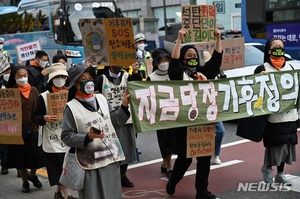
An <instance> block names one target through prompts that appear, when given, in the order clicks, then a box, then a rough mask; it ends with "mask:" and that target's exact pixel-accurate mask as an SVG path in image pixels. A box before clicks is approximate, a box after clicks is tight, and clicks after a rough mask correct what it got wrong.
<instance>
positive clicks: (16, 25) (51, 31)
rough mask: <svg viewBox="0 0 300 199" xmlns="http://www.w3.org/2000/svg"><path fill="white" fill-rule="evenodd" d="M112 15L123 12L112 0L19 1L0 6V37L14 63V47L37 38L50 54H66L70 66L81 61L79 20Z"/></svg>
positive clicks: (81, 48)
mask: <svg viewBox="0 0 300 199" xmlns="http://www.w3.org/2000/svg"><path fill="white" fill-rule="evenodd" d="M114 17H122V14H121V10H120V9H118V8H117V6H116V3H115V2H114V1H113V0H111V1H109V0H103V1H101V0H100V1H99V0H97V1H95V0H22V1H20V3H19V5H18V6H17V7H14V6H2V7H0V37H3V38H4V39H5V43H4V46H3V48H4V49H5V50H7V51H8V53H9V55H10V57H11V58H12V60H13V62H14V63H17V62H18V60H17V59H18V58H17V53H16V46H18V45H21V44H24V43H28V42H33V41H37V40H39V41H40V44H41V48H42V50H44V51H46V52H47V53H48V55H49V57H52V56H54V55H55V54H58V53H62V54H64V55H66V57H67V58H68V67H70V65H71V64H74V63H81V62H83V61H84V50H83V46H82V37H81V33H80V28H79V26H80V24H79V19H81V18H114ZM50 61H51V60H50Z"/></svg>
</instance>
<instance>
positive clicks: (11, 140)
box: [0, 89, 24, 144]
mask: <svg viewBox="0 0 300 199" xmlns="http://www.w3.org/2000/svg"><path fill="white" fill-rule="evenodd" d="M0 100H1V103H0V144H24V141H23V138H22V104H21V95H20V90H19V89H0Z"/></svg>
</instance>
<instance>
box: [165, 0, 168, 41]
mask: <svg viewBox="0 0 300 199" xmlns="http://www.w3.org/2000/svg"><path fill="white" fill-rule="evenodd" d="M164 22H165V40H166V41H168V25H167V11H166V0H164Z"/></svg>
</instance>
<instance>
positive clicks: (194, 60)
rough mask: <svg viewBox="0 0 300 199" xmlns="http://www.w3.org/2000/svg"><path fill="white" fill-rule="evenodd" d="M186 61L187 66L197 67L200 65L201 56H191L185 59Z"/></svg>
mask: <svg viewBox="0 0 300 199" xmlns="http://www.w3.org/2000/svg"><path fill="white" fill-rule="evenodd" d="M185 61H186V66H188V67H191V68H195V67H197V66H198V65H199V58H190V59H185Z"/></svg>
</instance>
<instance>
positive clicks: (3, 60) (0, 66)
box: [0, 51, 10, 74]
mask: <svg viewBox="0 0 300 199" xmlns="http://www.w3.org/2000/svg"><path fill="white" fill-rule="evenodd" d="M9 68H10V63H9V62H8V59H7V57H6V56H5V55H4V54H3V51H0V74H2V73H3V72H5V71H6V70H7V69H9Z"/></svg>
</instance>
